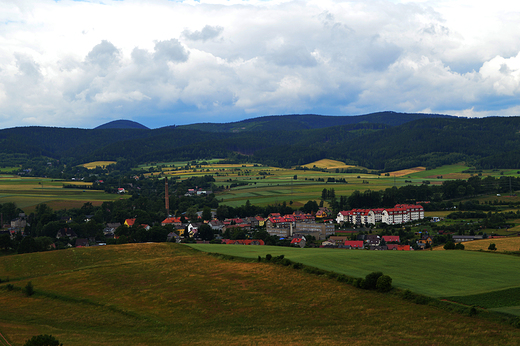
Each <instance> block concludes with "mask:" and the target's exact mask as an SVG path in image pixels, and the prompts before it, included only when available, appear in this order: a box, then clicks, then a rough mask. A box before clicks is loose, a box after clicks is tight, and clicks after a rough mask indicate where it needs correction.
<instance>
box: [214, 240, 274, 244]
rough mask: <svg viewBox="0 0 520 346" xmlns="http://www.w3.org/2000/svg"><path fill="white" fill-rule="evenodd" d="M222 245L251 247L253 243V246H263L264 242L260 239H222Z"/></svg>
mask: <svg viewBox="0 0 520 346" xmlns="http://www.w3.org/2000/svg"><path fill="white" fill-rule="evenodd" d="M222 243H224V244H241V245H251V244H252V243H254V245H265V243H264V241H263V240H262V239H237V240H232V239H222Z"/></svg>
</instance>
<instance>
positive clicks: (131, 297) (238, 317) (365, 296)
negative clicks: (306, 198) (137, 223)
mask: <svg viewBox="0 0 520 346" xmlns="http://www.w3.org/2000/svg"><path fill="white" fill-rule="evenodd" d="M37 264H38V265H37ZM35 265H36V267H35ZM6 275H9V276H10V284H13V285H14V286H15V287H24V286H25V284H26V283H27V281H29V280H30V281H31V282H32V283H33V285H34V288H35V290H36V294H35V295H33V296H31V297H26V296H25V295H23V293H22V292H21V291H19V290H16V289H15V290H12V291H8V290H6V289H0V305H1V306H2V313H1V314H0V331H1V332H2V334H3V335H5V336H6V337H7V338H8V339H9V341H10V342H11V343H12V344H15V345H21V344H23V342H24V341H25V340H27V339H28V338H30V337H31V336H33V335H37V334H52V335H54V336H55V337H56V338H58V339H59V340H60V342H62V343H63V344H64V345H183V344H201V345H215V344H219V345H244V344H269V345H281V344H287V345H300V344H303V345H305V344H308V345H315V344H323V345H330V344H337V345H340V344H344V345H388V344H414V345H432V344H450V345H458V344H460V345H463V344H464V345H467V344H483V345H484V344H485V345H498V344H500V345H515V344H516V343H517V340H518V337H520V330H518V329H514V328H512V327H509V326H505V325H498V324H493V323H490V322H487V321H484V320H480V319H476V318H471V317H468V316H462V315H457V314H452V313H448V312H445V311H441V310H437V309H435V308H432V307H430V306H425V305H416V304H413V303H410V302H407V301H403V300H401V299H398V298H396V297H394V296H392V295H382V294H379V293H376V292H369V291H364V290H360V289H356V288H353V287H351V286H346V285H344V284H341V283H339V282H337V281H335V280H330V279H327V278H324V277H317V276H313V275H308V274H305V273H303V272H301V271H297V270H294V269H289V268H287V267H281V266H275V265H270V264H265V263H254V262H251V263H245V262H239V261H236V262H235V261H226V260H222V259H219V258H217V257H213V256H207V255H205V254H203V253H199V252H196V251H194V250H192V249H190V248H188V247H184V246H180V245H176V244H133V245H124V246H108V247H99V248H84V249H75V250H60V251H55V252H49V253H43V254H25V255H17V256H10V257H3V258H0V277H5V276H6ZM5 285H6V284H5V283H3V284H2V286H1V287H2V288H4V287H5Z"/></svg>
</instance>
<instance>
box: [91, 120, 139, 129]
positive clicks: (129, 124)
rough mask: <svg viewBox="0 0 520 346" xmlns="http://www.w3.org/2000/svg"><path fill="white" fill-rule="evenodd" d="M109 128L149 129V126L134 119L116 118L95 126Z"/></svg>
mask: <svg viewBox="0 0 520 346" xmlns="http://www.w3.org/2000/svg"><path fill="white" fill-rule="evenodd" d="M107 129H142V130H149V128H148V127H146V126H144V125H142V124H139V123H138V122H135V121H132V120H123V119H122V120H114V121H111V122H108V123H106V124H103V125H99V126H98V127H95V128H94V130H107Z"/></svg>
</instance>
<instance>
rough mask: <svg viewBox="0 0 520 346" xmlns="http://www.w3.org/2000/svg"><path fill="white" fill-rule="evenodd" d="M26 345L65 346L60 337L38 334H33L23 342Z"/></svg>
mask: <svg viewBox="0 0 520 346" xmlns="http://www.w3.org/2000/svg"><path fill="white" fill-rule="evenodd" d="M23 345H24V346H63V344H60V342H59V341H58V339H56V338H55V337H54V336H52V335H46V334H42V335H37V336H33V337H32V338H30V339H29V340H27V341H26V342H25V344H23Z"/></svg>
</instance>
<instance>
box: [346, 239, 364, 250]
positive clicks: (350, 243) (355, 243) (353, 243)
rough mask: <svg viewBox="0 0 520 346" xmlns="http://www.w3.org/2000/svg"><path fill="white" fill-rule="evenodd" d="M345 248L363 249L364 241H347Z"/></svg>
mask: <svg viewBox="0 0 520 346" xmlns="http://www.w3.org/2000/svg"><path fill="white" fill-rule="evenodd" d="M345 246H350V247H353V248H362V247H363V241H362V240H347V241H346V242H345Z"/></svg>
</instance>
